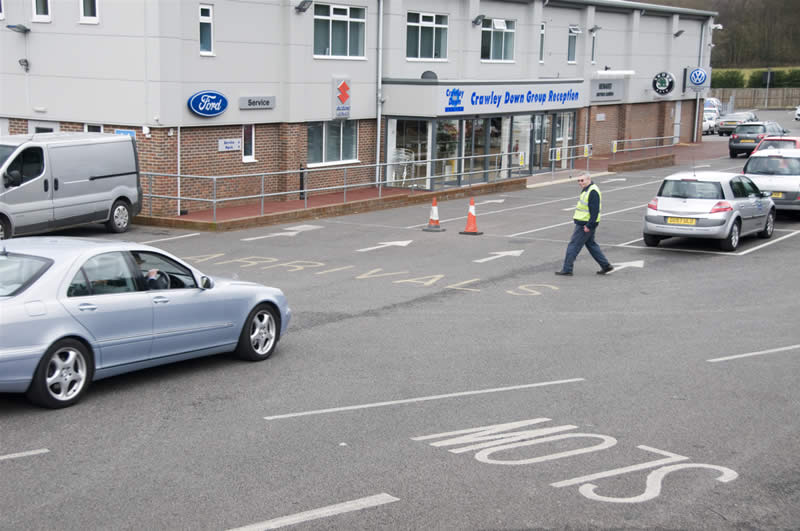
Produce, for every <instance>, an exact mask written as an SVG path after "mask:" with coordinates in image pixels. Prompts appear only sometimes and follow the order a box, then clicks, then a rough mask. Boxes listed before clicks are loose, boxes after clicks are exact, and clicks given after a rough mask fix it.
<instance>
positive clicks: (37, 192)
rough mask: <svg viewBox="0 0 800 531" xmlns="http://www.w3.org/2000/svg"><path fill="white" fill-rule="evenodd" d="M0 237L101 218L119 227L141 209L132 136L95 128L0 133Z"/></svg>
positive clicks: (111, 228)
mask: <svg viewBox="0 0 800 531" xmlns="http://www.w3.org/2000/svg"><path fill="white" fill-rule="evenodd" d="M0 175H2V182H1V183H0V239H6V238H10V237H12V236H20V235H28V234H37V233H41V232H47V231H51V230H55V229H61V228H66V227H72V226H75V225H82V224H86V223H93V222H101V223H105V224H106V228H107V229H108V230H109V231H110V232H125V231H127V230H128V227H129V225H130V220H131V219H132V218H133V216H135V215H136V214H138V213H139V212H140V211H141V209H142V185H141V182H140V180H139V158H138V155H137V152H136V140H135V139H134V138H133V137H130V136H127V135H111V134H101V133H39V134H34V135H12V136H6V137H0Z"/></svg>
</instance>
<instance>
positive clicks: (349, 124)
mask: <svg viewBox="0 0 800 531" xmlns="http://www.w3.org/2000/svg"><path fill="white" fill-rule="evenodd" d="M357 133H358V127H357V126H356V122H355V121H351V120H342V121H333V122H312V123H310V124H308V163H309V164H319V163H324V162H338V161H345V160H356V146H357V145H358V134H357Z"/></svg>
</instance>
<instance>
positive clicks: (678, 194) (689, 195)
mask: <svg viewBox="0 0 800 531" xmlns="http://www.w3.org/2000/svg"><path fill="white" fill-rule="evenodd" d="M658 195H659V197H675V198H678V199H724V197H723V196H722V185H721V184H720V183H718V182H716V181H677V180H672V179H669V180H666V181H664V182H663V183H661V190H659V191H658Z"/></svg>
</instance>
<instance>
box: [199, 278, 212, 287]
mask: <svg viewBox="0 0 800 531" xmlns="http://www.w3.org/2000/svg"><path fill="white" fill-rule="evenodd" d="M200 287H201V288H203V289H211V288H213V287H214V281H213V280H211V278H209V277H206V276H202V277H200Z"/></svg>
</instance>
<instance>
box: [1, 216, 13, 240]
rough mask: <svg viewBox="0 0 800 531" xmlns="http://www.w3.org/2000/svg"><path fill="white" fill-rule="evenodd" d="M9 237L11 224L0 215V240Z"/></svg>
mask: <svg viewBox="0 0 800 531" xmlns="http://www.w3.org/2000/svg"><path fill="white" fill-rule="evenodd" d="M9 238H11V226H10V225H9V223H8V221H7V220H6V219H5V218H2V217H0V240H7V239H9Z"/></svg>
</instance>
